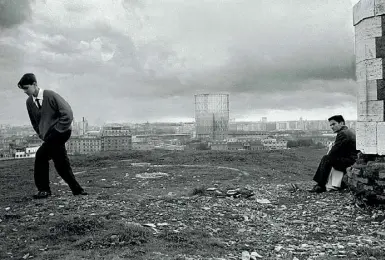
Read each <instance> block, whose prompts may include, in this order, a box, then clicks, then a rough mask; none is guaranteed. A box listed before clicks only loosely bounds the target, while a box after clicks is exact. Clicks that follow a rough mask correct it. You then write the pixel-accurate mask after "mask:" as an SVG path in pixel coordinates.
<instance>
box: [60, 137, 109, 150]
mask: <svg viewBox="0 0 385 260" xmlns="http://www.w3.org/2000/svg"><path fill="white" fill-rule="evenodd" d="M66 148H67V152H68V154H92V153H98V152H100V151H101V150H102V140H101V138H100V137H98V136H72V137H71V138H70V139H69V140H68V141H67V143H66Z"/></svg>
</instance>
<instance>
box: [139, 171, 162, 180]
mask: <svg viewBox="0 0 385 260" xmlns="http://www.w3.org/2000/svg"><path fill="white" fill-rule="evenodd" d="M168 176H169V175H168V174H167V173H165V172H144V173H139V174H136V175H135V177H136V178H141V179H157V178H162V177H168Z"/></svg>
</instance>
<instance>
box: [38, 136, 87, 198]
mask: <svg viewBox="0 0 385 260" xmlns="http://www.w3.org/2000/svg"><path fill="white" fill-rule="evenodd" d="M70 136H71V130H69V131H67V132H64V133H59V132H58V131H56V130H53V131H52V132H51V134H50V135H49V136H48V137H47V138H46V141H44V143H43V144H42V145H41V146H40V148H39V149H38V150H37V152H36V157H35V169H34V178H35V185H36V187H37V189H38V191H51V189H50V186H49V161H50V160H51V159H52V161H53V162H54V165H55V169H56V171H57V172H58V174H59V175H60V177H62V179H63V180H64V181H65V182H66V183H67V184H68V186H69V187H70V189H71V190H72V193H75V194H76V193H79V192H81V191H83V189H82V187H81V186H80V185H79V183H78V182H77V181H76V179H75V176H74V174H73V172H72V168H71V165H70V161H69V159H68V155H67V150H66V147H65V143H66V142H67V141H68V139H69V138H70Z"/></svg>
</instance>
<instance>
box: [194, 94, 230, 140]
mask: <svg viewBox="0 0 385 260" xmlns="http://www.w3.org/2000/svg"><path fill="white" fill-rule="evenodd" d="M195 123H196V135H197V137H198V138H200V139H207V138H208V139H213V140H219V139H224V137H225V135H226V132H227V131H228V130H229V94H199V95H195Z"/></svg>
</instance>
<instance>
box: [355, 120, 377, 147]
mask: <svg viewBox="0 0 385 260" xmlns="http://www.w3.org/2000/svg"><path fill="white" fill-rule="evenodd" d="M356 144H357V145H356V146H357V150H360V151H361V152H362V153H364V154H377V122H357V123H356Z"/></svg>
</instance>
